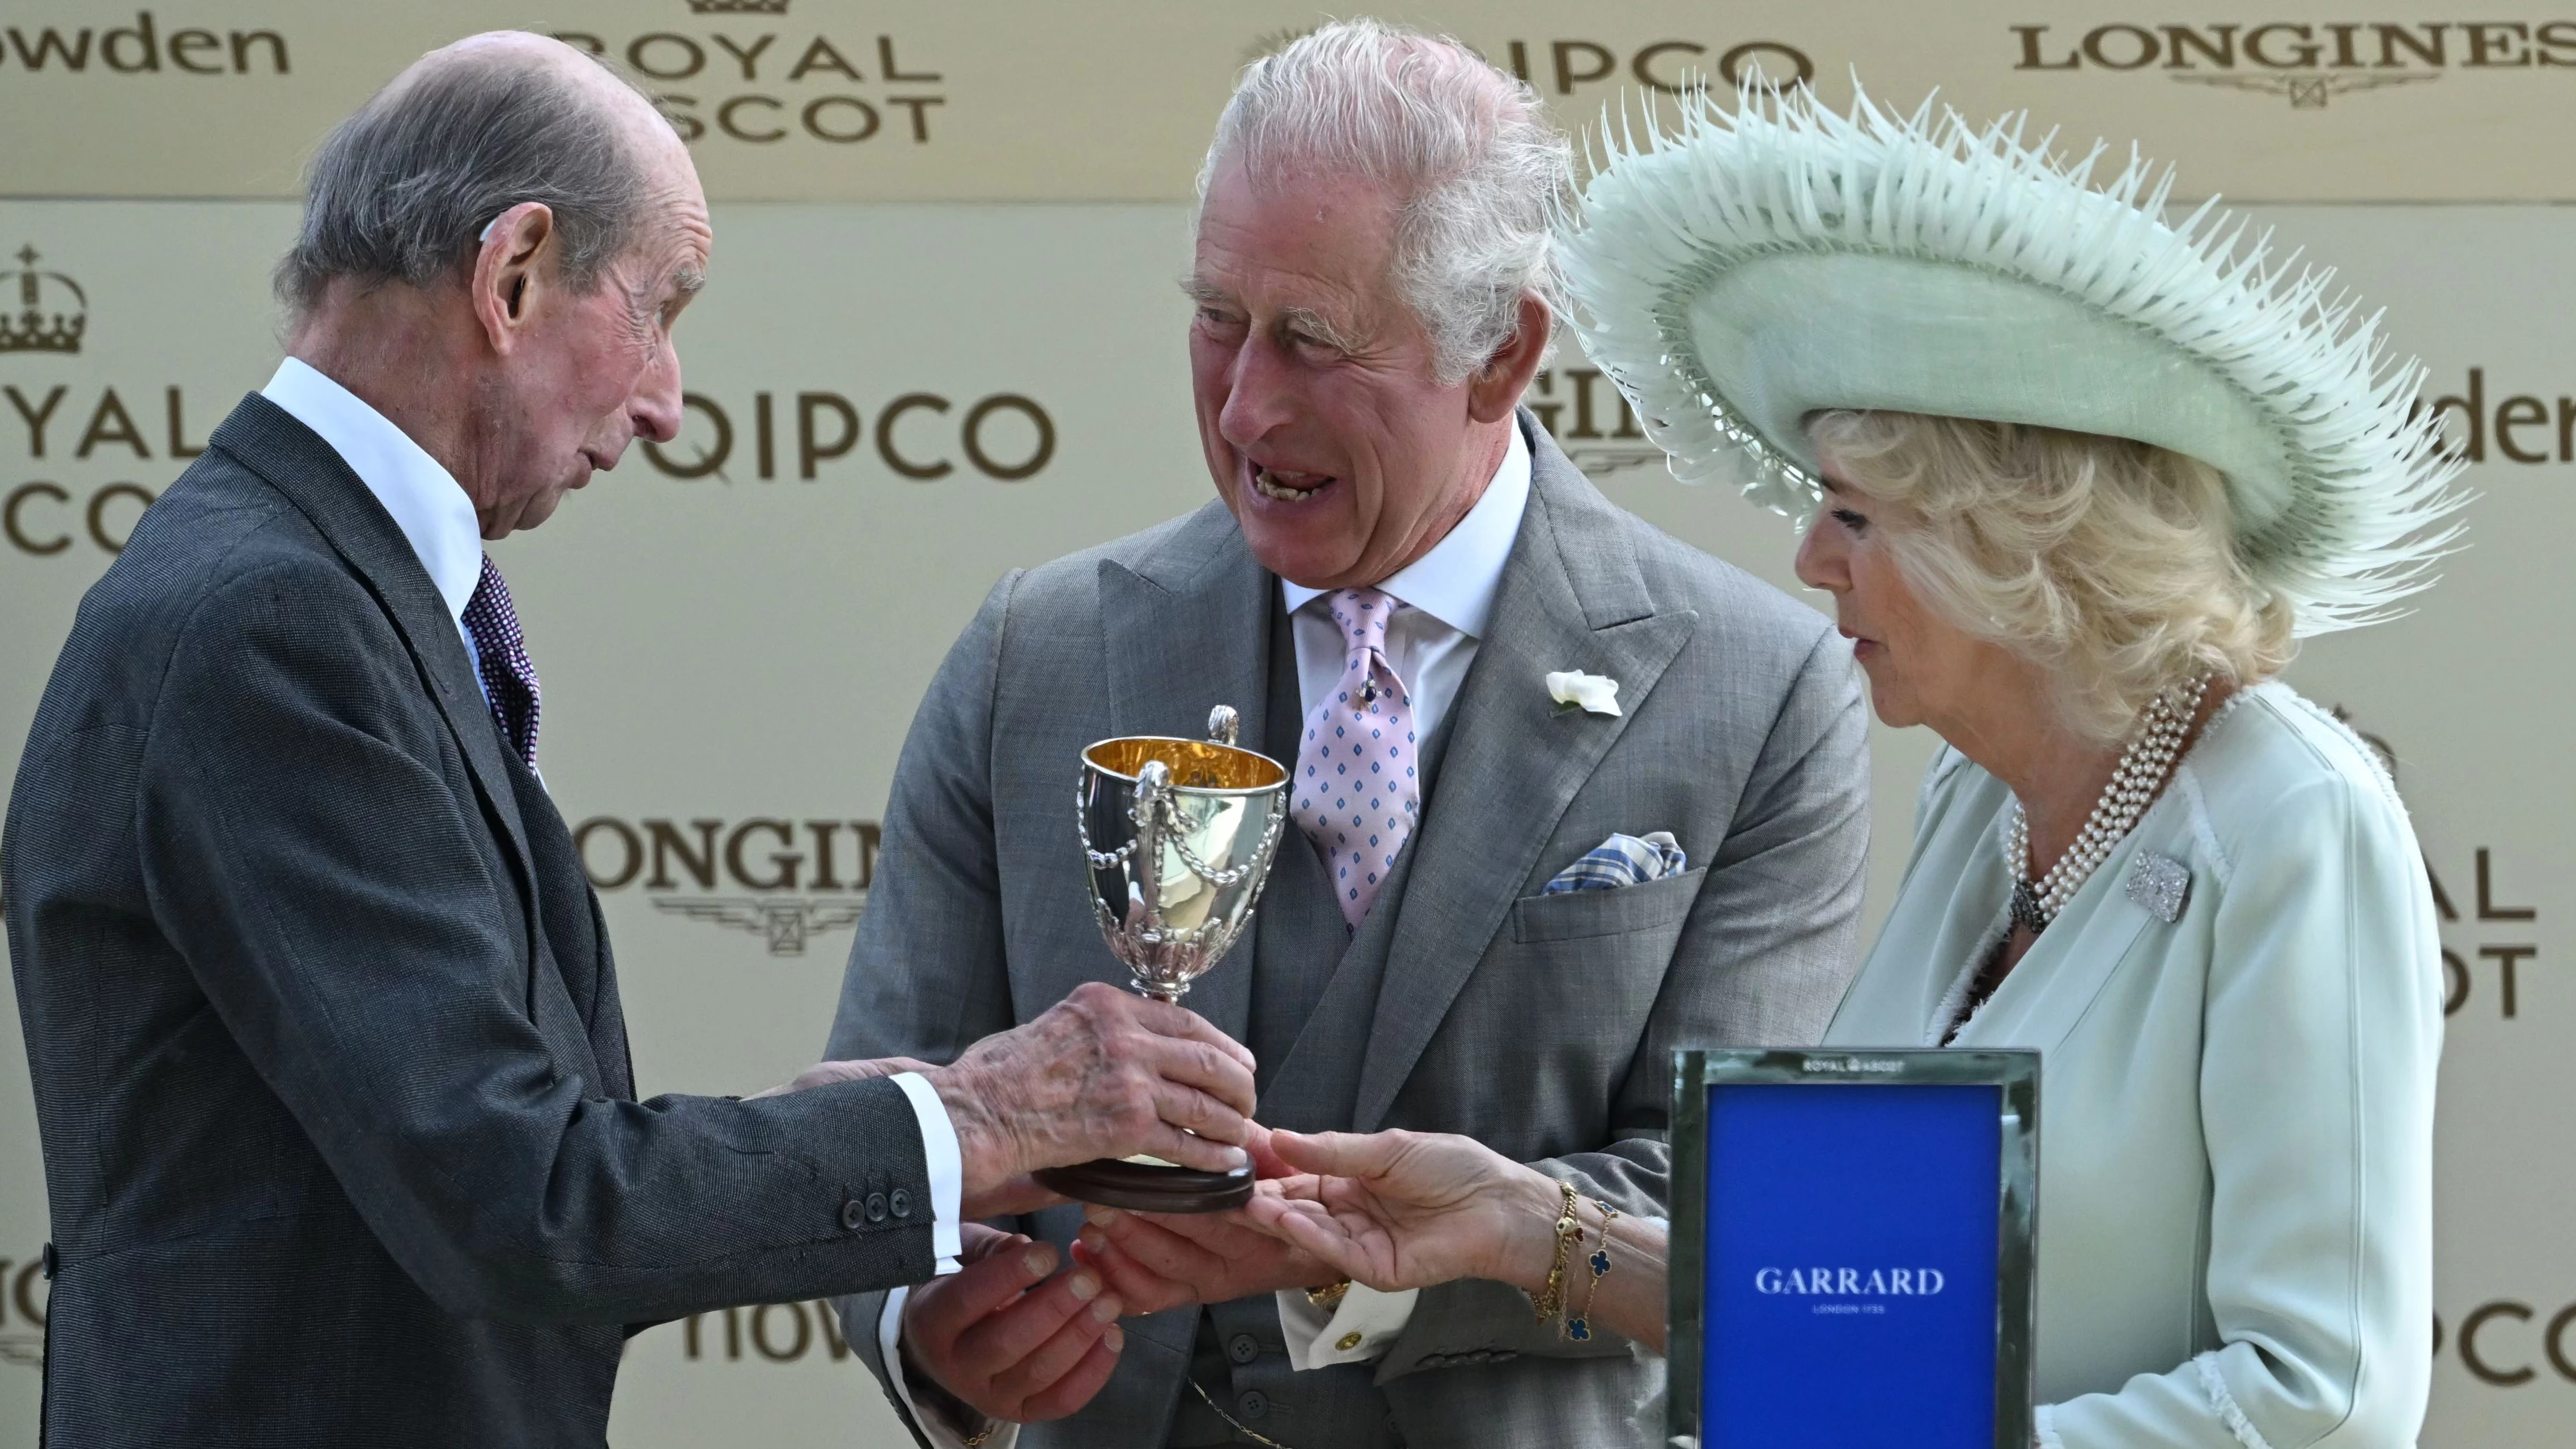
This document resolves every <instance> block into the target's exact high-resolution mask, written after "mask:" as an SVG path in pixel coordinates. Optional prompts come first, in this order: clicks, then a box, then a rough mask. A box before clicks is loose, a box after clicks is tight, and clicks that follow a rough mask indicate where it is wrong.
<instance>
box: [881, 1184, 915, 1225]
mask: <svg viewBox="0 0 2576 1449" xmlns="http://www.w3.org/2000/svg"><path fill="white" fill-rule="evenodd" d="M886 1206H887V1208H888V1209H890V1210H891V1211H892V1212H893V1213H894V1215H895V1216H896V1217H899V1218H908V1217H911V1216H912V1194H911V1193H908V1192H906V1191H904V1190H903V1189H902V1188H899V1187H898V1188H896V1189H895V1190H894V1196H892V1197H890V1198H887V1199H886Z"/></svg>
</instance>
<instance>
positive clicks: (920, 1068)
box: [747, 1057, 931, 1102]
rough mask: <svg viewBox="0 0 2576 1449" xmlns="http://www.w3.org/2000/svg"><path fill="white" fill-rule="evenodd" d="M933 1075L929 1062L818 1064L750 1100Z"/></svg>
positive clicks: (899, 1059)
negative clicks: (907, 1075) (838, 1085)
mask: <svg viewBox="0 0 2576 1449" xmlns="http://www.w3.org/2000/svg"><path fill="white" fill-rule="evenodd" d="M930 1071H931V1066H930V1064H929V1063H928V1062H917V1061H914V1060H913V1059H912V1058H910V1057H879V1058H877V1059H876V1060H875V1061H869V1062H816V1063H815V1064H814V1065H812V1066H810V1067H807V1068H806V1069H805V1070H803V1071H801V1072H798V1073H797V1074H796V1080H794V1081H792V1082H789V1083H787V1084H786V1085H785V1086H779V1087H772V1088H770V1089H769V1090H768V1091H766V1092H754V1093H752V1094H751V1096H750V1097H749V1098H748V1099H747V1100H749V1101H754V1102H757V1101H759V1100H760V1099H761V1098H763V1097H784V1096H787V1095H789V1094H791V1093H795V1092H805V1091H811V1090H812V1089H814V1088H816V1087H828V1086H830V1085H831V1084H833V1083H834V1082H864V1081H867V1080H868V1079H869V1078H871V1077H891V1076H893V1075H895V1074H896V1073H898V1072H920V1073H922V1074H924V1075H925V1076H926V1075H928V1074H929V1072H930Z"/></svg>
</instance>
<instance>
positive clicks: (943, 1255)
mask: <svg viewBox="0 0 2576 1449" xmlns="http://www.w3.org/2000/svg"><path fill="white" fill-rule="evenodd" d="M894 1084H895V1085H896V1086H898V1087H901V1088H903V1095H904V1097H905V1099H906V1100H908V1101H910V1102H911V1103H912V1115H913V1116H914V1117H915V1118H916V1119H918V1120H919V1121H920V1123H921V1155H922V1156H923V1157H924V1158H926V1159H927V1160H928V1162H929V1165H930V1252H931V1256H933V1257H934V1258H937V1259H938V1260H939V1262H938V1267H937V1268H936V1270H935V1272H936V1273H937V1274H938V1275H939V1276H943V1277H944V1276H946V1275H947V1274H950V1273H954V1272H956V1271H957V1255H958V1253H959V1252H960V1251H962V1248H961V1246H960V1238H959V1231H960V1229H959V1226H958V1220H959V1214H960V1213H961V1212H962V1211H963V1204H964V1200H965V1196H966V1159H965V1156H964V1154H963V1153H962V1152H960V1151H959V1149H958V1146H957V1124H956V1123H954V1122H951V1121H949V1120H948V1104H947V1103H945V1102H942V1101H940V1100H939V1089H938V1088H936V1087H933V1086H931V1085H930V1079H929V1078H927V1077H925V1076H923V1075H922V1074H921V1073H919V1072H897V1073H895V1075H894ZM898 1291H899V1290H898ZM891 1361H892V1360H888V1362H891Z"/></svg>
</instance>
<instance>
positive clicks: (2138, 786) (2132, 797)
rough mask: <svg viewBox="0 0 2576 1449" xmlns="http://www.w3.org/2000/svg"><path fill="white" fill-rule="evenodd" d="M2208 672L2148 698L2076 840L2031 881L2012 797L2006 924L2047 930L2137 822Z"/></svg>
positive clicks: (2161, 782) (2196, 709)
mask: <svg viewBox="0 0 2576 1449" xmlns="http://www.w3.org/2000/svg"><path fill="white" fill-rule="evenodd" d="M2209 678H2210V677H2209V676H2208V675H2206V674H2204V675H2202V676H2200V677H2199V678H2198V679H2195V680H2193V681H2192V682H2191V683H2189V684H2186V685H2183V686H2181V687H2179V688H2175V689H2169V690H2166V691H2165V692H2164V693H2162V694H2159V695H2157V696H2156V697H2155V699H2154V700H2153V701H2151V702H2150V703H2149V704H2148V705H2147V708H2146V712H2145V717H2144V718H2143V719H2141V720H2140V721H2139V723H2138V732H2137V733H2136V734H2135V735H2132V736H2130V739H2129V747H2128V749H2126V750H2124V751H2122V752H2121V755H2120V765H2119V768H2118V769H2116V770H2113V771H2112V772H2111V783H2110V784H2109V785H2107V786H2105V787H2104V788H2103V790H2102V798H2101V799H2100V800H2098V801H2096V802H2094V805H2093V813H2092V815H2091V816H2089V817H2088V818H2086V820H2085V822H2084V829H2083V831H2082V832H2081V833H2080V834H2078V835H2077V836H2076V837H2075V843H2074V844H2073V845H2070V846H2068V847H2067V848H2066V853H2065V854H2064V855H2061V856H2059V857H2058V858H2057V864H2055V865H2053V866H2050V867H2049V869H2048V874H2046V875H2044V876H2042V877H2040V878H2039V879H2038V880H2037V881H2033V880H2032V879H2031V878H2030V813H2029V812H2028V811H2026V810H2024V809H2023V808H2022V804H2021V800H2020V798H2019V797H2015V798H2014V800H2013V806H2012V830H2011V832H2010V835H2009V838H2008V840H2007V842H2006V844H2005V846H2004V869H2006V870H2008V871H2010V872H2011V873H2012V879H2013V893H2012V918H2013V924H2015V925H2018V926H2028V927H2029V928H2030V933H2031V934H2032V935H2034V936H2036V935H2038V934H2039V933H2040V932H2042V931H2045V930H2047V929H2048V923H2049V922H2051V921H2054V920H2056V919H2057V913H2058V912H2059V911H2062V910H2064V909H2066V903H2067V902H2068V901H2070V900H2073V899H2074V898H2075V893H2076V892H2077V891H2079V890H2081V889H2083V887H2084V882H2085V881H2087V880H2090V879H2091V878H2092V876H2093V872H2094V871H2096V870H2099V869H2101V866H2102V862H2104V861H2106V860H2108V859H2110V858H2111V852H2112V851H2113V850H2115V849H2117V848H2118V847H2119V844H2120V842H2121V841H2123V840H2125V839H2127V838H2128V835H2129V832H2130V831H2132V830H2134V829H2136V828H2137V825H2138V820H2139V818H2140V817H2141V816H2143V815H2145V814H2146V813H2147V807H2148V806H2149V805H2152V804H2154V803H2155V799H2156V796H2157V795H2158V794H2159V793H2160V792H2162V791H2163V789H2164V786H2165V777H2166V776H2168V775H2170V774H2172V773H2173V766H2174V761H2175V760H2176V759H2178V758H2180V756H2181V754H2182V746H2183V741H2184V740H2185V739H2186V738H2188V737H2189V736H2190V734H2191V726H2192V721H2194V720H2196V719H2198V718H2199V717H2200V702H2201V700H2202V699H2203V698H2204V697H2205V696H2207V694H2208V693H2209Z"/></svg>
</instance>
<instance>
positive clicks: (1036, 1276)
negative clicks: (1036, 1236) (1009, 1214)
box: [904, 1243, 1056, 1344]
mask: <svg viewBox="0 0 2576 1449" xmlns="http://www.w3.org/2000/svg"><path fill="white" fill-rule="evenodd" d="M1055 1263H1056V1253H1055V1249H1054V1248H1052V1247H1050V1246H1048V1245H1047V1244H1045V1243H1031V1244H1029V1245H1028V1246H1027V1247H1025V1248H1022V1249H1020V1250H1019V1251H1018V1252H1016V1253H1001V1252H996V1253H993V1254H991V1255H989V1256H987V1257H985V1258H984V1259H982V1260H981V1261H979V1262H976V1263H974V1264H973V1265H971V1266H968V1267H964V1268H960V1269H959V1270H958V1271H956V1272H954V1273H951V1274H949V1275H948V1276H947V1277H945V1278H934V1279H932V1280H931V1281H929V1282H928V1283H925V1284H923V1285H922V1286H921V1287H920V1288H919V1289H917V1290H915V1291H914V1293H913V1295H912V1297H911V1299H910V1300H909V1301H908V1302H906V1303H905V1305H904V1320H905V1327H907V1328H908V1329H910V1330H911V1331H912V1333H913V1335H914V1337H915V1338H917V1339H919V1340H920V1341H922V1342H924V1343H932V1344H946V1343H950V1342H953V1341H956V1340H958V1339H959V1338H961V1337H962V1336H963V1335H964V1334H965V1332H966V1331H967V1330H968V1329H969V1328H970V1327H971V1326H973V1325H975V1324H977V1323H979V1322H981V1321H983V1320H985V1319H987V1318H989V1317H990V1316H991V1315H992V1314H993V1313H994V1312H996V1311H997V1310H999V1309H1001V1308H1003V1307H1004V1306H1005V1305H1008V1304H1010V1303H1011V1302H1012V1300H1014V1299H1018V1298H1020V1297H1021V1296H1022V1295H1023V1294H1025V1293H1026V1292H1027V1291H1028V1289H1029V1288H1030V1286H1031V1285H1033V1284H1035V1283H1037V1282H1039V1281H1040V1280H1041V1279H1043V1278H1045V1277H1046V1275H1047V1274H1049V1273H1052V1272H1054V1271H1055Z"/></svg>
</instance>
